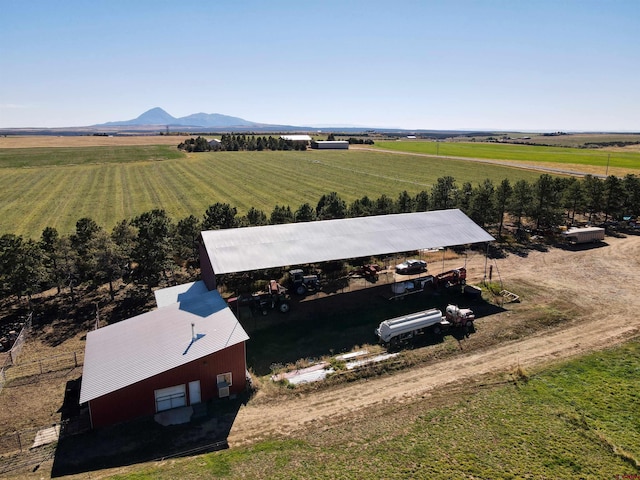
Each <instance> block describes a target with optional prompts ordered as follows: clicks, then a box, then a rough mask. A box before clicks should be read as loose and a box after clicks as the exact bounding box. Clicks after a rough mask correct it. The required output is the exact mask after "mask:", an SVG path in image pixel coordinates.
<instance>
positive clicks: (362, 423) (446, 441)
mask: <svg viewBox="0 0 640 480" xmlns="http://www.w3.org/2000/svg"><path fill="white" fill-rule="evenodd" d="M639 370H640V342H638V341H634V342H630V343H628V344H625V345H623V346H621V347H619V348H615V349H611V350H608V351H603V352H597V353H594V354H591V355H588V356H586V357H583V358H581V359H577V360H573V361H571V362H567V363H563V364H560V365H558V366H556V367H554V368H551V369H549V370H546V371H542V372H538V373H536V374H534V375H532V376H531V377H530V378H529V379H528V380H526V379H525V378H523V377H520V376H516V377H513V378H512V381H510V382H507V384H506V385H504V384H503V385H498V386H493V387H491V386H489V387H485V388H477V387H473V386H466V387H465V386H461V387H460V388H458V389H455V388H454V389H445V390H444V392H433V395H432V396H429V397H426V398H424V399H421V400H418V401H416V402H415V403H412V404H402V405H394V403H393V402H389V403H387V404H385V405H380V406H379V407H378V408H377V409H376V410H373V411H370V412H369V413H368V414H366V415H358V416H357V417H355V416H354V417H352V418H349V417H348V416H347V417H345V418H344V419H342V421H339V422H338V421H335V422H332V423H331V424H330V425H315V426H313V425H312V426H310V427H309V429H308V431H307V432H306V433H302V434H300V435H298V436H295V437H293V438H289V439H282V438H273V439H271V440H268V441H264V442H260V443H257V444H254V445H252V446H247V447H236V448H232V449H230V450H224V451H220V452H215V453H210V454H206V455H201V456H197V457H191V458H185V459H176V460H173V461H171V462H162V463H153V464H149V465H145V466H138V467H130V468H127V470H128V472H129V473H128V474H127V473H122V469H120V470H119V471H118V472H117V473H118V475H116V476H115V477H112V478H117V479H127V478H136V479H142V478H154V479H164V478H166V479H169V478H177V477H180V478H204V477H211V476H215V477H216V478H259V479H272V478H273V479H275V478H278V479H294V478H318V479H335V478H358V479H377V478H388V479H404V478H430V479H431V478H434V479H450V478H470V477H472V478H616V476H617V475H619V476H620V478H622V476H624V475H633V474H637V473H638V467H637V464H638V461H639V460H640V431H638V428H637V418H636V417H637V412H638V410H637V405H638V395H639V394H638V390H637V374H638V371H639ZM274 467H275V468H274Z"/></svg>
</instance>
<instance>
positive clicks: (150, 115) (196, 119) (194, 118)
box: [93, 107, 300, 130]
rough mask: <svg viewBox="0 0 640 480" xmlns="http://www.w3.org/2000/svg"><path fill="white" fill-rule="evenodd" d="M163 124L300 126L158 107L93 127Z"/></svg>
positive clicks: (233, 126) (192, 125)
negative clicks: (180, 114) (177, 112)
mask: <svg viewBox="0 0 640 480" xmlns="http://www.w3.org/2000/svg"><path fill="white" fill-rule="evenodd" d="M152 125H153V126H163V127H165V126H166V127H190V128H194V127H195V128H225V129H226V128H237V129H243V130H245V129H247V128H260V129H265V128H287V129H290V128H300V127H293V126H292V125H271V124H267V123H256V122H251V121H249V120H245V119H243V118H239V117H231V116H229V115H222V114H220V113H193V114H191V115H187V116H186V117H179V118H176V117H174V116H173V115H170V114H169V113H167V112H166V111H165V110H163V109H162V108H160V107H155V108H152V109H151V110H147V111H146V112H144V113H143V114H142V115H140V116H139V117H137V118H134V119H133V120H124V121H116V122H107V123H102V124H99V125H93V126H94V127H134V126H152Z"/></svg>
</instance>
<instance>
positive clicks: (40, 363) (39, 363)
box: [38, 360, 42, 375]
mask: <svg viewBox="0 0 640 480" xmlns="http://www.w3.org/2000/svg"><path fill="white" fill-rule="evenodd" d="M38 365H40V375H42V360H38Z"/></svg>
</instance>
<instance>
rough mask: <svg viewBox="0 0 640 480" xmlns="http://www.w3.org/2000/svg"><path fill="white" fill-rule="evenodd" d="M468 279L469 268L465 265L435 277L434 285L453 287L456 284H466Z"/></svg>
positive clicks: (437, 286)
mask: <svg viewBox="0 0 640 480" xmlns="http://www.w3.org/2000/svg"><path fill="white" fill-rule="evenodd" d="M466 281H467V269H466V268H464V267H460V268H455V269H453V270H448V271H446V272H442V273H439V274H437V275H436V276H434V277H433V286H434V287H436V288H440V287H445V288H446V287H452V286H455V285H464V284H465V283H466Z"/></svg>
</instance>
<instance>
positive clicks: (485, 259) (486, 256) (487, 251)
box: [482, 242, 489, 285]
mask: <svg viewBox="0 0 640 480" xmlns="http://www.w3.org/2000/svg"><path fill="white" fill-rule="evenodd" d="M488 259H489V242H487V248H486V250H485V252H484V279H483V280H482V281H483V283H484V284H485V285H486V284H487V260H488Z"/></svg>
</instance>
